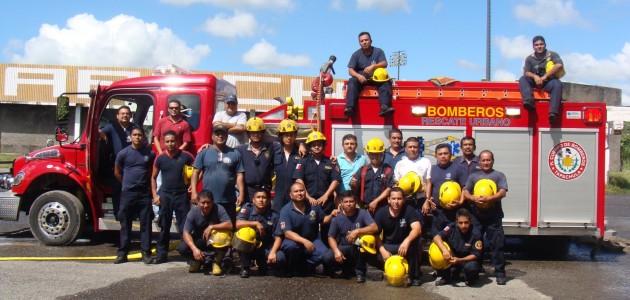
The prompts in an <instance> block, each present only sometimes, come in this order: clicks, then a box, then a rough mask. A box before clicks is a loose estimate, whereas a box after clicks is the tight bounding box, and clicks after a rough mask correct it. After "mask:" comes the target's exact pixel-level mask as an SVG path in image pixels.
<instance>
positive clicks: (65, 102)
mask: <svg viewBox="0 0 630 300" xmlns="http://www.w3.org/2000/svg"><path fill="white" fill-rule="evenodd" d="M69 115H70V98H68V97H66V96H59V97H57V125H58V126H60V127H62V126H65V125H68V120H69ZM57 140H59V139H57Z"/></svg>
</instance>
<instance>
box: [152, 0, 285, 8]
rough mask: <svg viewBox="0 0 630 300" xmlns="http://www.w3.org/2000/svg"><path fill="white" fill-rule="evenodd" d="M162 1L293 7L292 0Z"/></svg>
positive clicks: (222, 5) (190, 3)
mask: <svg viewBox="0 0 630 300" xmlns="http://www.w3.org/2000/svg"><path fill="white" fill-rule="evenodd" d="M160 2H162V3H168V4H174V5H181V6H187V5H193V4H210V5H214V6H219V7H227V8H234V9H245V8H249V9H251V8H292V7H293V1H291V0H160Z"/></svg>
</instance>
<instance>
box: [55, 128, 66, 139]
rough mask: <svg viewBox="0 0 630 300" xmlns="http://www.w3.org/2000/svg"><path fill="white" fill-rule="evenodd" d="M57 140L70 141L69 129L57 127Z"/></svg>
mask: <svg viewBox="0 0 630 300" xmlns="http://www.w3.org/2000/svg"><path fill="white" fill-rule="evenodd" d="M55 140H57V142H61V143H63V142H67V141H68V131H67V130H66V129H65V128H62V127H57V130H56V131H55Z"/></svg>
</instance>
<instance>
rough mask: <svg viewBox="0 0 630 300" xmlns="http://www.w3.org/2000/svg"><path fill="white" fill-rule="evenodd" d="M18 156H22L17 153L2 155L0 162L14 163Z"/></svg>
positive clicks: (0, 154) (0, 155)
mask: <svg viewBox="0 0 630 300" xmlns="http://www.w3.org/2000/svg"><path fill="white" fill-rule="evenodd" d="M18 156H20V154H17V153H0V161H13V160H14V159H16V158H17V157H18Z"/></svg>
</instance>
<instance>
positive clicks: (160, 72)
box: [151, 64, 189, 76]
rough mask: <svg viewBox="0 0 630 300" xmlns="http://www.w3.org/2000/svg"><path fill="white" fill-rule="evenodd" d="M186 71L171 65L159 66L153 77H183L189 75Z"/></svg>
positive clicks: (152, 73)
mask: <svg viewBox="0 0 630 300" xmlns="http://www.w3.org/2000/svg"><path fill="white" fill-rule="evenodd" d="M188 73H189V72H188V71H187V70H186V69H183V68H180V67H178V66H176V65H174V64H169V65H157V66H155V67H154V68H153V71H152V72H151V75H153V76H166V75H181V74H188Z"/></svg>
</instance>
